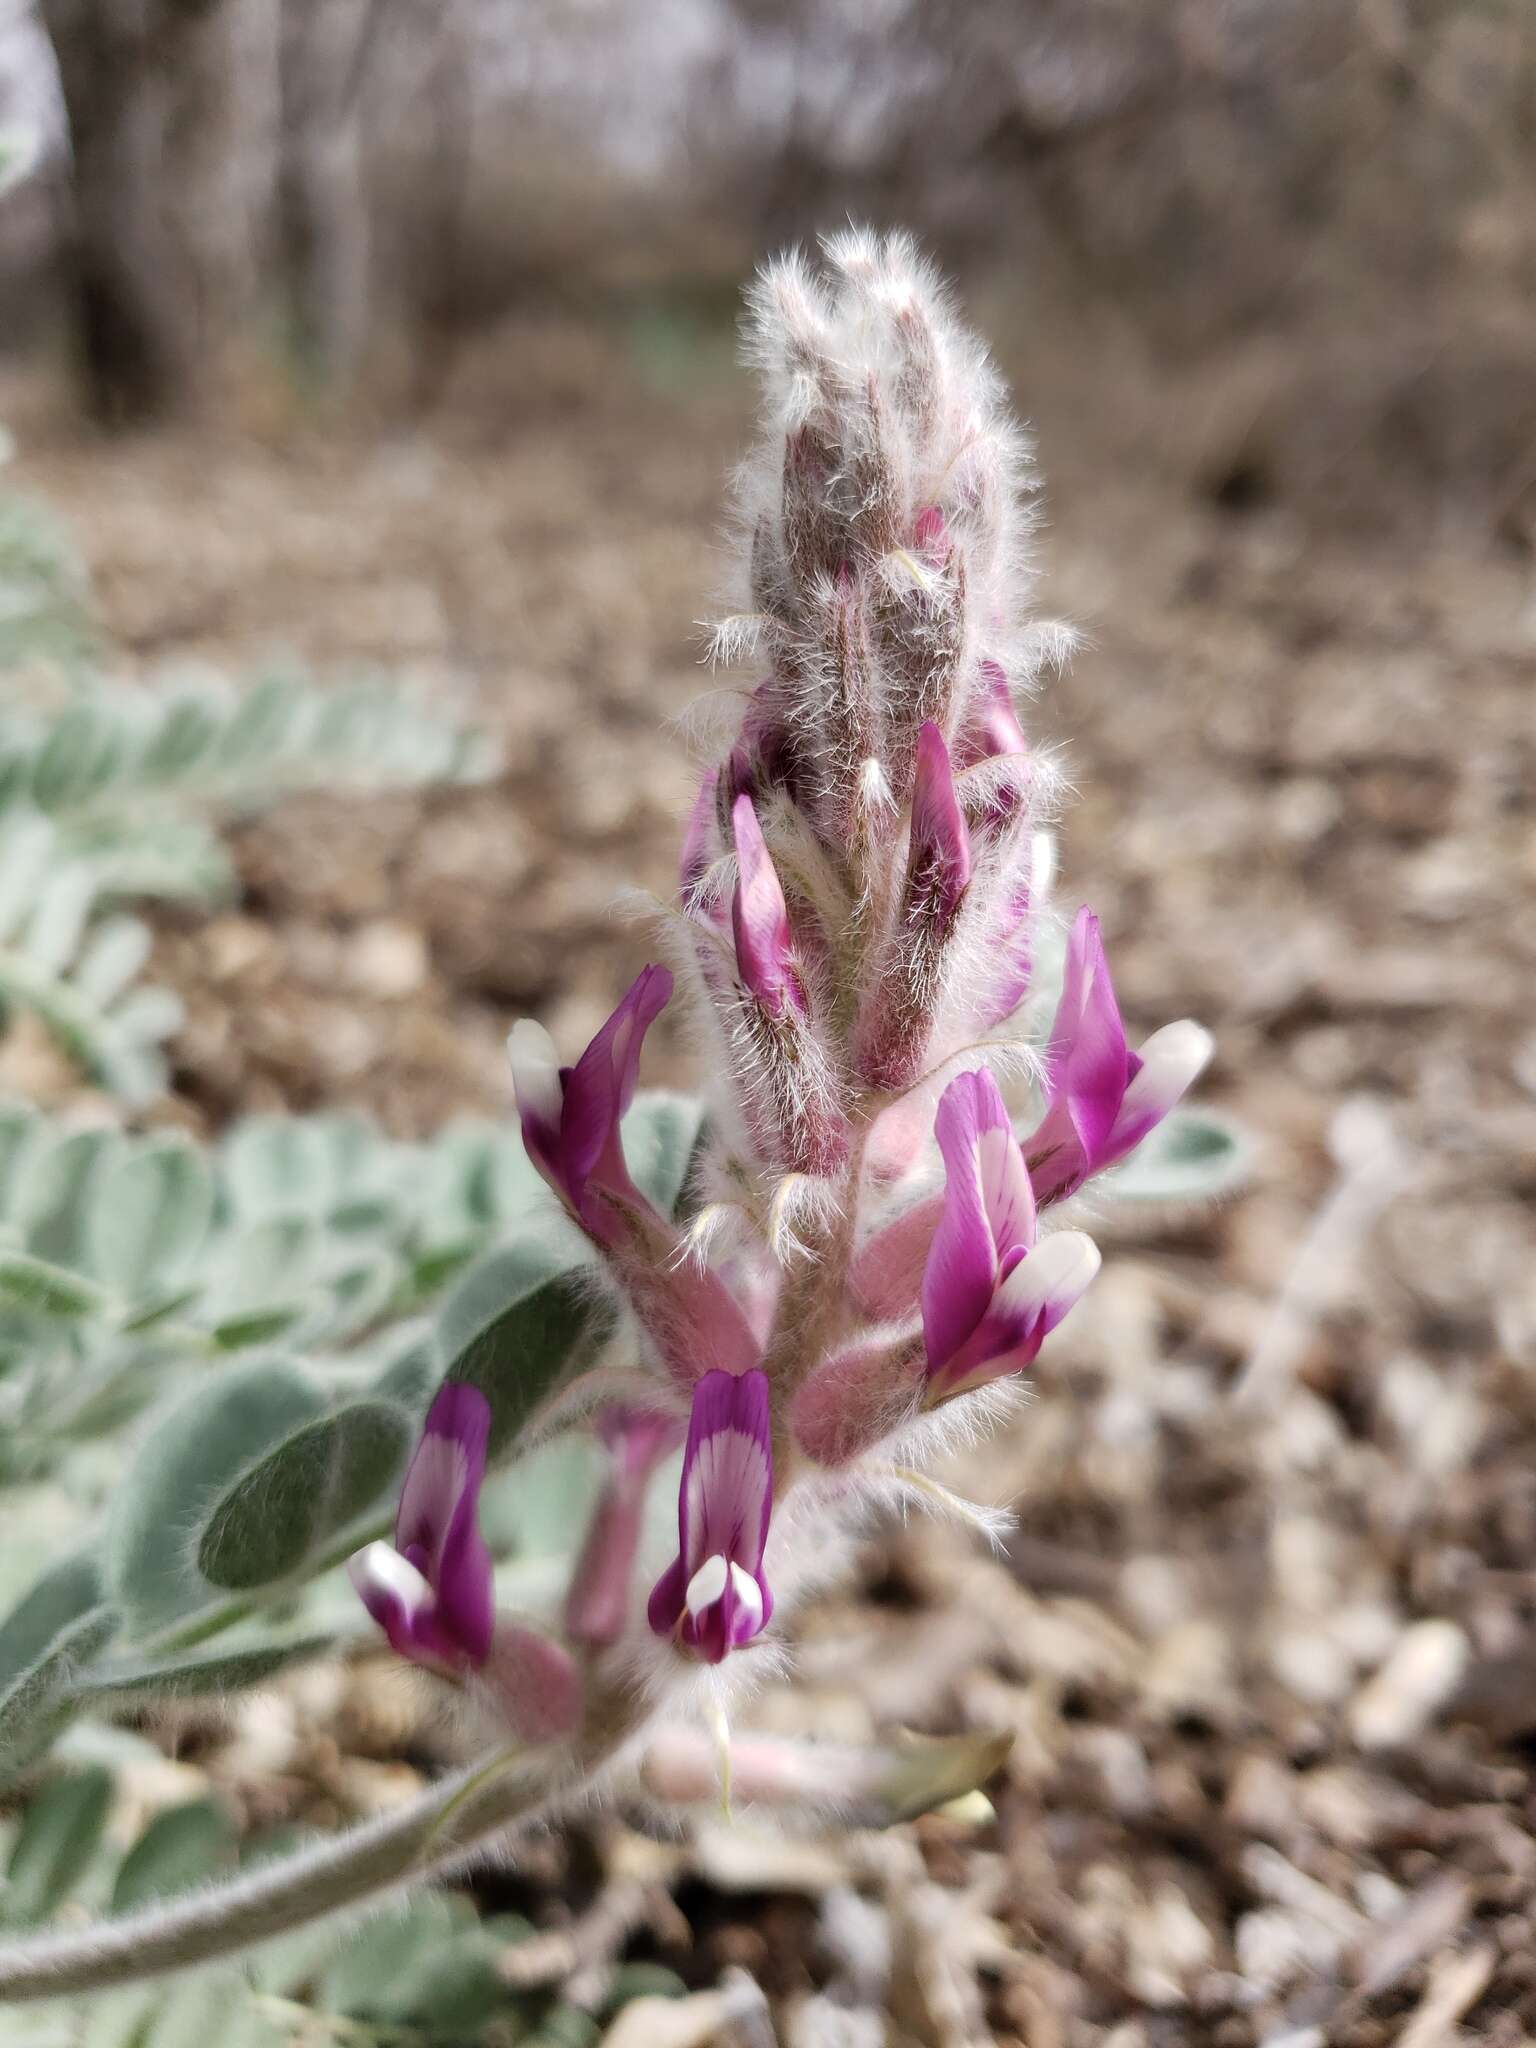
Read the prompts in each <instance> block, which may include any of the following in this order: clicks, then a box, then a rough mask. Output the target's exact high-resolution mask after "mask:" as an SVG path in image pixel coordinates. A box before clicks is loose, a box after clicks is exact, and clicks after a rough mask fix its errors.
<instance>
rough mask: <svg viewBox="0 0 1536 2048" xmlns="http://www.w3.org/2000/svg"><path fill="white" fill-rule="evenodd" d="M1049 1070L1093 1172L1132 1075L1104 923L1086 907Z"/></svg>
mask: <svg viewBox="0 0 1536 2048" xmlns="http://www.w3.org/2000/svg"><path fill="white" fill-rule="evenodd" d="M1046 1070H1047V1074H1048V1093H1049V1099H1050V1102H1051V1106H1052V1107H1053V1108H1054V1107H1055V1106H1056V1105H1058V1104H1061V1105H1063V1106H1064V1107H1065V1109H1066V1111H1067V1114H1068V1116H1069V1117H1070V1119H1071V1122H1072V1127H1073V1129H1074V1130H1075V1131H1076V1133H1077V1137H1078V1141H1079V1143H1080V1144H1081V1146H1082V1149H1083V1155H1084V1161H1085V1167H1086V1171H1087V1172H1089V1173H1092V1172H1093V1171H1094V1170H1095V1166H1096V1164H1097V1162H1098V1160H1099V1157H1100V1154H1101V1153H1102V1152H1103V1150H1104V1147H1105V1144H1106V1142H1107V1141H1108V1138H1109V1134H1110V1131H1111V1130H1112V1129H1113V1127H1114V1122H1115V1118H1116V1117H1117V1116H1118V1115H1119V1114H1120V1105H1121V1102H1122V1101H1123V1100H1124V1098H1125V1090H1126V1086H1127V1084H1128V1082H1129V1080H1130V1078H1131V1072H1130V1054H1129V1051H1128V1049H1127V1046H1126V1042H1125V1026H1124V1025H1123V1024H1122V1023H1121V1021H1120V1006H1119V1004H1118V1003H1117V1002H1116V1001H1115V990H1114V984H1113V982H1112V981H1111V980H1110V978H1109V965H1108V962H1107V961H1106V960H1105V957H1104V941H1103V939H1102V937H1101V936H1100V932H1099V920H1098V919H1097V918H1096V917H1095V916H1094V914H1093V912H1092V911H1091V910H1088V909H1086V908H1085V909H1083V910H1080V911H1079V912H1078V914H1077V919H1076V922H1075V923H1074V924H1073V926H1072V935H1071V937H1070V939H1069V940H1068V942H1067V959H1066V971H1065V974H1064V976H1063V979H1062V989H1061V1001H1060V1003H1059V1004H1058V1005H1057V1009H1056V1021H1055V1024H1054V1026H1053V1027H1052V1030H1051V1038H1050V1043H1049V1045H1048V1046H1047V1048H1046Z"/></svg>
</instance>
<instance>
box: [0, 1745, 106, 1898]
mask: <svg viewBox="0 0 1536 2048" xmlns="http://www.w3.org/2000/svg"><path fill="white" fill-rule="evenodd" d="M111 1804H112V1773H111V1772H110V1771H108V1770H106V1769H103V1768H100V1767H97V1768H94V1769H91V1770H86V1771H78V1772H76V1773H75V1774H74V1775H73V1776H71V1777H67V1778H57V1779H55V1780H54V1782H53V1783H52V1784H51V1785H48V1786H45V1787H44V1789H43V1790H42V1791H41V1792H40V1793H39V1794H38V1795H37V1797H36V1798H35V1799H34V1800H33V1801H32V1803H31V1804H30V1805H29V1806H28V1808H27V1811H26V1814H25V1815H24V1817H23V1819H22V1823H21V1832H20V1834H19V1835H18V1836H17V1837H16V1845H15V1847H14V1848H13V1849H12V1851H11V1860H10V1863H9V1865H8V1866H7V1870H6V1885H5V1892H4V1895H3V1908H4V1918H5V1919H6V1920H7V1921H8V1922H9V1923H10V1924H11V1925H12V1926H31V1925H33V1924H35V1923H36V1922H37V1921H39V1920H46V1919H48V1918H49V1916H50V1915H51V1914H52V1913H54V1912H56V1911H57V1909H58V1908H59V1907H60V1906H62V1905H63V1903H64V1901H65V1900H66V1899H67V1898H68V1897H69V1895H70V1893H71V1892H72V1891H73V1890H74V1888H75V1886H76V1885H77V1884H78V1883H79V1882H80V1879H81V1878H82V1877H83V1876H84V1875H85V1872H86V1869H87V1867H88V1866H89V1864H90V1862H91V1859H92V1858H93V1857H94V1855H95V1854H96V1850H97V1846H98V1844H99V1843H100V1841H101V1838H102V1834H103V1831H104V1830H105V1828H106V1824H107V1813H108V1810H109V1809H110V1807H111Z"/></svg>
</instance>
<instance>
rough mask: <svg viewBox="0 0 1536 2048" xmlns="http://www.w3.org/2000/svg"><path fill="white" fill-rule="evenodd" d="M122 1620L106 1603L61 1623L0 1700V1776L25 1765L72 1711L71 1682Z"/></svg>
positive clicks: (108, 1639)
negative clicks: (44, 1646)
mask: <svg viewBox="0 0 1536 2048" xmlns="http://www.w3.org/2000/svg"><path fill="white" fill-rule="evenodd" d="M121 1622H122V1616H121V1615H120V1614H119V1613H118V1611H117V1609H116V1608H115V1607H111V1606H108V1605H107V1604H106V1603H103V1604H102V1605H100V1606H98V1607H92V1608H90V1609H89V1610H88V1611H87V1612H86V1613H84V1614H81V1615H79V1616H77V1617H76V1619H75V1620H73V1621H70V1622H66V1623H65V1624H64V1626H63V1627H62V1628H61V1629H60V1630H59V1631H58V1633H57V1635H55V1636H54V1638H53V1640H52V1642H51V1643H50V1644H49V1646H48V1648H47V1649H46V1650H44V1651H43V1653H42V1655H41V1656H40V1657H38V1658H37V1659H36V1660H35V1661H34V1662H33V1663H31V1664H29V1665H28V1666H27V1668H26V1670H24V1671H23V1672H22V1673H21V1675H20V1676H19V1677H18V1678H16V1679H13V1680H12V1682H11V1684H10V1685H9V1686H8V1687H7V1688H6V1690H5V1692H4V1693H3V1694H0V1772H10V1771H15V1770H18V1769H19V1768H20V1767H21V1766H22V1765H23V1764H27V1763H30V1762H31V1760H32V1758H33V1757H34V1756H36V1755H37V1754H38V1753H39V1751H41V1750H42V1749H44V1748H46V1747H47V1745H48V1743H49V1742H51V1741H52V1739H53V1737H54V1736H55V1735H56V1734H57V1733H58V1731H59V1729H60V1728H61V1727H63V1726H64V1725H65V1723H66V1722H67V1721H68V1720H69V1719H70V1718H71V1716H72V1714H73V1713H74V1711H75V1706H74V1700H73V1694H72V1688H73V1682H74V1680H75V1678H76V1676H77V1675H78V1674H79V1673H80V1672H81V1671H82V1670H83V1669H85V1668H87V1667H88V1666H89V1665H90V1663H91V1662H92V1660H93V1659H94V1658H95V1657H97V1656H98V1655H99V1654H100V1652H101V1651H102V1650H103V1649H105V1647H106V1646H107V1644H108V1643H109V1642H110V1641H111V1640H112V1638H113V1636H115V1635H116V1633H117V1631H118V1628H119V1627H120V1625H121Z"/></svg>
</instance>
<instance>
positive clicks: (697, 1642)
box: [648, 1371, 773, 1664]
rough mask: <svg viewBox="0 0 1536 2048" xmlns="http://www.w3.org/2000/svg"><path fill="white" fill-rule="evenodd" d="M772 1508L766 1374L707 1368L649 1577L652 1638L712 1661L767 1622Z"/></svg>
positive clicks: (770, 1598) (696, 1396)
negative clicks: (668, 1553)
mask: <svg viewBox="0 0 1536 2048" xmlns="http://www.w3.org/2000/svg"><path fill="white" fill-rule="evenodd" d="M772 1506H773V1450H772V1446H771V1442H770V1435H769V1425H768V1381H767V1378H766V1377H765V1375H764V1374H762V1373H760V1372H756V1371H753V1372H744V1373H728V1372H711V1373H706V1374H705V1375H704V1377H703V1379H701V1380H700V1381H699V1384H698V1387H697V1389H696V1390H695V1392H694V1397H693V1414H692V1416H691V1418H690V1419H689V1423H688V1442H687V1445H686V1447H685V1449H684V1451H683V1483H682V1486H681V1489H680V1490H679V1493H678V1499H677V1529H678V1556H677V1559H676V1561H675V1562H674V1563H673V1564H672V1565H670V1566H669V1567H668V1569H667V1570H666V1571H665V1572H664V1573H663V1574H662V1576H661V1577H660V1578H659V1579H658V1580H657V1582H656V1587H655V1590H654V1591H653V1592H652V1594H651V1600H650V1607H649V1610H648V1612H649V1617H650V1624H651V1627H652V1628H653V1629H654V1630H655V1631H656V1633H657V1635H659V1636H673V1637H675V1638H676V1640H677V1641H679V1642H680V1643H682V1644H683V1645H684V1646H685V1647H686V1648H688V1649H690V1650H692V1651H694V1652H695V1653H696V1654H697V1655H698V1656H700V1657H702V1658H703V1659H704V1660H705V1662H706V1663H709V1664H718V1663H720V1661H721V1660H722V1659H723V1658H724V1656H725V1655H726V1653H727V1651H729V1650H735V1649H739V1648H740V1647H741V1645H742V1644H743V1643H748V1642H750V1641H751V1640H752V1638H753V1637H754V1636H755V1635H758V1634H759V1633H760V1632H761V1631H762V1629H764V1628H765V1627H766V1626H767V1624H768V1620H769V1617H770V1616H771V1615H772V1613H773V1596H772V1594H771V1593H770V1592H769V1591H768V1582H767V1580H766V1579H765V1578H764V1577H763V1546H764V1545H765V1543H766V1542H767V1540H768V1517H769V1514H770V1512H771V1510H772Z"/></svg>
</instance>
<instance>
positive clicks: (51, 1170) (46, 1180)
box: [11, 1131, 118, 1265]
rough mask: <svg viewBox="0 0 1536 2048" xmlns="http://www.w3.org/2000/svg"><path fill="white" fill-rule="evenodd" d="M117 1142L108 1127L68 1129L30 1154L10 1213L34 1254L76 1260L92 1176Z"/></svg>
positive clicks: (63, 1262) (64, 1262)
mask: <svg viewBox="0 0 1536 2048" xmlns="http://www.w3.org/2000/svg"><path fill="white" fill-rule="evenodd" d="M117 1143H118V1140H117V1138H116V1137H115V1136H114V1134H113V1133H112V1132H110V1131H69V1132H67V1133H65V1134H64V1135H63V1136H56V1137H54V1139H53V1141H52V1142H51V1143H46V1144H44V1145H41V1146H40V1147H39V1148H38V1149H37V1150H36V1151H35V1152H32V1153H29V1155H28V1157H27V1160H26V1162H25V1166H24V1168H23V1170H22V1173H21V1175H20V1176H19V1179H18V1183H17V1188H16V1194H15V1199H14V1200H13V1202H12V1205H11V1213H12V1215H13V1216H14V1217H15V1219H16V1221H17V1222H18V1223H19V1224H20V1225H21V1227H22V1229H23V1230H24V1231H25V1233H26V1240H27V1250H28V1251H29V1252H31V1253H33V1254H34V1256H35V1257H37V1258H40V1259H49V1260H55V1261H57V1262H58V1263H59V1264H61V1265H78V1264H79V1262H80V1254H81V1251H82V1249H83V1247H84V1241H85V1209H86V1194H87V1191H88V1189H89V1186H90V1182H91V1177H92V1175H93V1174H94V1173H95V1170H96V1168H97V1166H98V1164H99V1163H100V1161H101V1159H102V1157H103V1155H104V1154H105V1153H106V1152H107V1151H109V1150H110V1149H111V1148H112V1147H114V1146H115V1145H116V1144H117Z"/></svg>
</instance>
